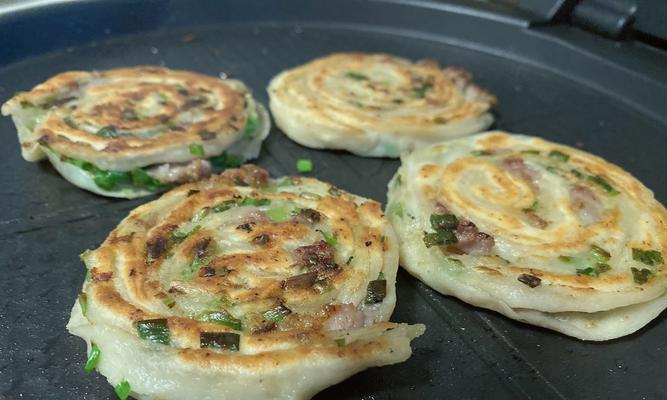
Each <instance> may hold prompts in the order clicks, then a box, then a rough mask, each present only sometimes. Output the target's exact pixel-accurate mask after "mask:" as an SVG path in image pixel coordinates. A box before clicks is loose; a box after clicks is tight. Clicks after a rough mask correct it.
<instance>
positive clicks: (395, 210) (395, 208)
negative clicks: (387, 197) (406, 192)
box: [387, 202, 403, 218]
mask: <svg viewBox="0 0 667 400" xmlns="http://www.w3.org/2000/svg"><path fill="white" fill-rule="evenodd" d="M387 211H389V212H390V213H391V214H394V215H395V216H397V217H399V218H403V206H402V205H401V203H398V202H396V203H391V204H390V205H389V207H388V210H387Z"/></svg>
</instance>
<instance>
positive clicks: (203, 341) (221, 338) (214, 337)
mask: <svg viewBox="0 0 667 400" xmlns="http://www.w3.org/2000/svg"><path fill="white" fill-rule="evenodd" d="M240 341H241V336H239V334H237V333H232V332H201V333H200V334H199V347H201V348H202V349H204V348H213V349H222V350H231V351H239V348H240Z"/></svg>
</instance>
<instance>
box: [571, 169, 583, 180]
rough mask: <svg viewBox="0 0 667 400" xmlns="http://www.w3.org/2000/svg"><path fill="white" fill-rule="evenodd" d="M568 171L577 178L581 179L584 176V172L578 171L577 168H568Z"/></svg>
mask: <svg viewBox="0 0 667 400" xmlns="http://www.w3.org/2000/svg"><path fill="white" fill-rule="evenodd" d="M570 173H571V174H572V175H574V176H575V177H577V178H579V179H582V178H583V177H584V173H583V172H581V171H579V170H578V169H574V168H573V169H571V170H570Z"/></svg>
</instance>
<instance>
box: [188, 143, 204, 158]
mask: <svg viewBox="0 0 667 400" xmlns="http://www.w3.org/2000/svg"><path fill="white" fill-rule="evenodd" d="M188 149H190V154H192V155H193V156H197V157H203V156H204V146H202V145H201V144H197V143H193V144H191V145H190V146H188Z"/></svg>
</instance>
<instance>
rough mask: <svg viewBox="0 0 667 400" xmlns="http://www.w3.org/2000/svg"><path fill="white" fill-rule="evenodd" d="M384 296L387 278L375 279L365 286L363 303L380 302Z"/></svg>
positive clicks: (385, 294)
mask: <svg viewBox="0 0 667 400" xmlns="http://www.w3.org/2000/svg"><path fill="white" fill-rule="evenodd" d="M385 296H387V280H386V279H376V280H374V281H370V282H368V287H367V288H366V299H365V300H364V304H377V303H382V300H384V298H385Z"/></svg>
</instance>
